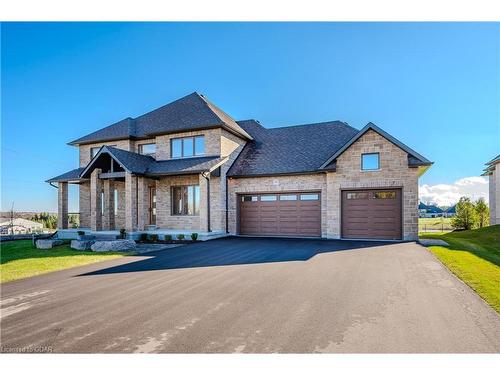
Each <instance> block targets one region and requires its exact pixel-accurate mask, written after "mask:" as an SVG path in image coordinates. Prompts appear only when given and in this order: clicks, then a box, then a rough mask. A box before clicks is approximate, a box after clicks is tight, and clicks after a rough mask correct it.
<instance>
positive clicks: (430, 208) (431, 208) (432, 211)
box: [418, 202, 443, 217]
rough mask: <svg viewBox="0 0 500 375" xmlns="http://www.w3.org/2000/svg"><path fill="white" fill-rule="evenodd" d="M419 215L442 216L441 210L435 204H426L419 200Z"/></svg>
mask: <svg viewBox="0 0 500 375" xmlns="http://www.w3.org/2000/svg"><path fill="white" fill-rule="evenodd" d="M418 213H419V217H442V216H443V210H442V209H440V208H439V207H437V206H435V205H427V204H425V203H422V202H420V203H419V204H418Z"/></svg>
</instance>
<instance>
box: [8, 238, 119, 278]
mask: <svg viewBox="0 0 500 375" xmlns="http://www.w3.org/2000/svg"><path fill="white" fill-rule="evenodd" d="M123 256H125V254H123V253H95V252H92V251H77V250H73V249H71V248H70V247H69V245H62V246H57V247H55V248H53V249H50V250H39V249H36V248H34V247H33V246H32V244H31V241H30V240H26V241H9V242H3V243H1V244H0V282H2V283H4V282H7V281H13V280H18V279H24V278H26V277H31V276H36V275H41V274H43V273H47V272H52V271H59V270H63V269H66V268H71V267H76V266H83V265H85V264H90V263H96V262H101V261H103V260H109V259H115V258H121V257H123Z"/></svg>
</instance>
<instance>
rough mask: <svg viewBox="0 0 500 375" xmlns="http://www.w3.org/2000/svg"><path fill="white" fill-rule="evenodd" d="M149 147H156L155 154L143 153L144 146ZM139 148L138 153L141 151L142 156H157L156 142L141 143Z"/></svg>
mask: <svg viewBox="0 0 500 375" xmlns="http://www.w3.org/2000/svg"><path fill="white" fill-rule="evenodd" d="M149 145H154V146H155V150H154V152H148V153H144V152H142V149H143V147H144V146H149ZM137 146H138V150H137V151H139V154H141V155H154V154H156V142H149V143H141V144H139V145H137Z"/></svg>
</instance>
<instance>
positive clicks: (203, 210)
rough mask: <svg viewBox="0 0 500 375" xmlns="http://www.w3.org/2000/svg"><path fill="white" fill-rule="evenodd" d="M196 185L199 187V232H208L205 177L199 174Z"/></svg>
mask: <svg viewBox="0 0 500 375" xmlns="http://www.w3.org/2000/svg"><path fill="white" fill-rule="evenodd" d="M198 181H199V182H198V184H199V186H200V231H201V232H208V207H207V194H208V181H207V179H206V178H205V177H203V176H202V175H201V173H200V174H199V178H198Z"/></svg>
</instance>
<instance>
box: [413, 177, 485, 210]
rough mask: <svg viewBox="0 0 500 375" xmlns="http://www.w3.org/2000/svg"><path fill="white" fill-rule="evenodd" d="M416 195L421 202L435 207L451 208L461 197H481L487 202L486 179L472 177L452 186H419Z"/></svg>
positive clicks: (462, 179)
mask: <svg viewBox="0 0 500 375" xmlns="http://www.w3.org/2000/svg"><path fill="white" fill-rule="evenodd" d="M418 195H419V198H420V200H421V201H422V202H424V203H428V204H435V205H437V206H452V205H454V204H455V203H457V202H458V200H459V199H460V197H463V196H466V197H469V198H471V199H472V200H477V199H478V198H480V197H483V198H484V199H486V201H488V179H487V178H485V177H476V176H473V177H464V178H461V179H460V180H457V181H455V183H453V184H452V185H449V184H436V185H427V184H425V185H420V186H419V192H418Z"/></svg>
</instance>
